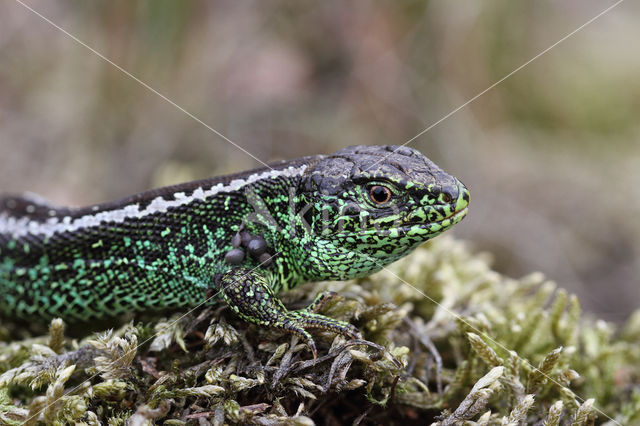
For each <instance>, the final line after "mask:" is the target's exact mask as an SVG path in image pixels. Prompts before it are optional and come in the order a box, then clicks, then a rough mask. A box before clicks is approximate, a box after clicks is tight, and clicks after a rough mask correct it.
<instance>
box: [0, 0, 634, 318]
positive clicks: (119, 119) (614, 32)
mask: <svg viewBox="0 0 640 426" xmlns="http://www.w3.org/2000/svg"><path fill="white" fill-rule="evenodd" d="M30 4H31V5H32V7H35V8H36V9H37V10H38V11H39V12H41V13H42V14H44V15H45V16H47V17H49V18H50V19H51V20H52V21H53V22H55V23H56V24H58V25H60V26H61V27H63V28H64V29H66V30H67V31H69V32H70V33H72V34H74V35H75V36H77V37H78V38H79V39H80V40H82V41H83V42H85V43H87V44H88V45H90V46H92V47H93V48H95V49H96V50H97V51H99V52H101V53H102V54H104V55H105V56H107V57H109V58H110V59H111V60H113V61H114V62H115V63H117V64H119V65H121V66H122V67H123V68H125V69H126V70H128V71H129V72H131V73H132V74H134V75H135V76H137V77H139V78H140V79H141V80H143V81H144V82H146V83H148V84H149V85H151V86H153V87H154V88H156V89H157V90H158V91H160V92H161V93H163V94H164V95H166V96H167V97H169V98H170V99H172V100H173V101H175V102H176V103H177V104H179V105H181V106H183V107H184V108H185V109H187V110H188V111H190V112H191V113H193V114H194V115H196V116H197V117H199V118H200V119H202V120H203V121H204V122H206V123H208V124H209V125H211V126H212V127H214V128H215V129H217V130H218V131H220V132H221V133H223V134H224V135H226V136H227V137H229V138H230V139H232V140H233V141H235V142H236V143H238V144H239V145H241V146H242V147H244V148H245V149H247V150H248V151H250V152H251V153H253V154H254V155H256V156H257V157H258V158H260V159H263V160H264V161H270V160H275V159H281V158H292V157H296V156H300V155H308V154H315V153H328V152H331V151H334V150H335V149H338V148H340V147H343V146H346V145H352V144H400V143H403V142H405V141H406V140H408V139H410V138H412V137H413V136H415V135H416V134H417V133H418V132H420V130H422V129H423V128H425V127H427V126H429V125H430V124H432V123H434V122H435V121H437V120H439V119H440V118H441V117H443V116H444V115H446V114H448V113H449V112H451V111H452V110H453V109H455V108H457V107H458V106H460V105H461V104H463V103H464V102H465V101H466V100H468V99H470V98H471V97H473V96H474V95H476V94H477V93H479V92H480V91H482V90H484V89H485V88H487V87H488V86H490V85H491V84H493V83H494V82H496V81H497V80H499V79H500V78H502V77H503V76H504V75H506V74H508V73H509V72H511V71H512V70H514V69H515V68H517V67H518V66H520V65H521V64H522V63H524V62H526V61H527V60H529V59H530V58H532V57H534V56H535V55H536V54H538V53H539V52H541V51H542V50H544V49H545V48H547V47H548V46H550V45H551V44H553V43H555V42H556V41H558V40H559V39H561V38H562V37H564V36H565V35H566V34H568V33H569V32H571V31H573V30H574V29H575V28H577V27H578V26H580V25H582V24H583V23H585V22H586V21H588V20H589V19H591V18H592V17H593V16H595V15H596V14H598V13H599V12H600V11H602V10H603V9H605V8H606V7H607V6H609V5H611V4H613V2H602V1H595V0H571V1H561V2H552V1H537V2H526V1H514V0H499V1H497V0H490V1H483V2H451V1H448V0H439V1H396V2H374V1H361V0H357V1H353V2H339V1H322V2H309V1H300V0H290V1H247V2H243V1H240V2H237V1H183V2H178V1H171V0H161V1H157V0H156V1H144V2H143V1H92V2H85V1H80V0H76V1H49V2H46V3H42V2H35V1H30ZM639 18H640V5H639V4H638V3H637V2H635V3H634V2H624V3H622V4H620V5H619V6H618V7H617V8H615V9H614V10H612V11H611V12H610V13H608V14H606V15H605V16H603V17H602V18H600V19H598V20H597V21H595V22H594V23H592V24H591V25H589V26H588V27H586V28H585V29H584V30H582V31H580V32H579V33H577V34H576V35H575V36H573V37H571V38H569V39H568V40H566V41H565V42H563V43H562V44H560V45H558V46H557V47H556V48H554V49H553V50H551V51H550V52H549V53H547V54H546V55H544V56H542V57H541V58H539V59H538V60H537V61H535V62H533V63H532V64H530V65H529V66H527V67H525V68H524V69H522V70H521V71H520V72H518V73H517V74H515V75H514V76H512V77H511V78H509V79H507V80H506V81H504V82H503V83H502V84H500V85H499V86H497V87H496V88H495V89H493V90H492V91H490V92H488V93H487V94H485V95H483V96H481V97H480V98H479V99H477V100H476V101H475V102H473V103H472V104H470V105H469V106H467V107H466V108H463V109H461V110H460V111H458V112H457V113H456V114H454V115H453V116H451V117H450V118H448V119H447V120H445V121H443V122H442V123H440V124H439V125H438V126H436V127H435V128H433V129H432V130H431V131H429V132H427V133H426V134H424V135H423V136H421V137H420V138H418V139H416V140H415V141H414V142H412V144H411V146H413V147H415V148H418V149H420V150H421V151H422V152H424V153H425V154H427V155H428V156H429V157H431V158H432V159H433V160H434V161H436V162H437V163H438V164H440V165H441V166H442V167H444V168H445V169H446V170H448V171H450V172H452V173H453V174H455V175H456V176H458V177H459V178H460V179H461V180H463V181H464V182H465V183H466V184H467V186H469V187H470V189H471V194H472V196H471V200H472V203H471V211H470V214H469V217H468V218H467V219H466V220H465V221H464V222H463V223H462V224H460V225H458V227H457V228H456V229H455V231H454V233H455V234H456V235H457V236H458V237H460V238H464V239H466V240H468V241H470V242H471V244H472V247H473V248H474V249H475V250H487V251H490V252H492V253H493V254H494V259H495V266H496V268H497V269H498V270H501V271H504V272H506V273H508V274H511V275H513V276H520V275H523V274H526V273H528V272H531V271H534V270H540V271H543V272H544V273H545V274H547V275H548V276H549V277H550V278H551V279H554V280H556V281H557V282H558V283H559V284H560V285H562V286H564V287H566V288H568V289H569V290H570V291H573V292H577V293H578V294H580V295H581V297H582V300H583V303H584V304H585V306H586V308H587V309H588V310H591V311H593V312H595V313H597V314H598V315H600V316H603V317H605V318H608V319H611V320H615V321H621V320H623V319H624V318H625V317H626V316H627V315H628V314H629V312H630V311H631V310H632V309H634V308H636V307H638V306H640V257H639V254H640V219H638V218H639V217H640V189H639V187H640V167H639V166H640V144H639V143H638V141H639V138H640V122H639V120H638V118H639V117H640V79H639V78H638V76H639V75H640V51H639V50H638V47H637V40H638V39H639V38H640V27H639V26H638V25H637V22H638V19H639ZM0 58H1V59H0V190H1V191H3V192H6V191H11V192H17V191H24V190H29V191H33V192H37V193H39V194H42V195H44V196H46V197H48V198H50V199H52V200H53V201H55V202H57V203H61V204H87V203H93V202H99V201H105V200H109V199H115V198H118V197H121V196H125V195H129V194H132V193H135V192H138V191H142V190H144V189H148V188H150V187H153V186H158V185H164V184H172V183H177V182H181V181H185V180H190V179H195V178H201V177H206V176H210V175H214V174H218V173H226V172H231V171H237V170H242V169H245V168H250V167H253V166H255V165H256V162H255V161H254V160H253V159H252V158H251V157H249V156H247V155H246V154H244V153H243V152H241V151H240V150H238V149H237V148H235V147H234V146H232V145H231V144H229V143H228V142H226V141H224V140H223V139H221V138H220V137H218V136H216V135H215V134H214V133H212V132H211V131H209V130H207V129H206V128H205V127H204V126H202V125H201V124H199V123H197V122H196V121H194V120H193V119H191V118H189V117H188V116H187V115H185V114H184V113H183V112H181V111H179V110H177V109H176V108H175V107H173V106H172V105H170V104H169V103H168V102H166V101H165V100H163V99H161V98H160V97H159V96H157V95H155V94H153V93H151V92H150V91H148V90H147V89H145V88H144V87H142V86H141V85H140V84H138V83H136V82H135V81H133V80H132V79H131V78H129V77H127V76H125V75H124V74H123V73H121V72H120V71H118V70H117V69H116V68H115V67H113V66H112V65H110V64H108V63H106V62H105V61H103V60H102V59H100V58H99V57H98V56H96V55H95V54H93V53H91V52H90V51H88V50H87V49H85V48H84V47H82V46H80V45H78V44H77V43H76V42H74V41H73V40H72V39H70V38H69V37H67V36H66V35H64V34H63V33H62V32H60V31H59V30H57V29H55V28H53V27H52V26H51V25H49V24H48V23H46V22H45V21H43V20H42V19H41V18H39V17H38V16H36V15H34V14H33V13H32V12H30V11H28V10H27V9H25V8H24V7H23V6H21V5H20V4H19V3H17V2H14V1H4V2H2V4H0Z"/></svg>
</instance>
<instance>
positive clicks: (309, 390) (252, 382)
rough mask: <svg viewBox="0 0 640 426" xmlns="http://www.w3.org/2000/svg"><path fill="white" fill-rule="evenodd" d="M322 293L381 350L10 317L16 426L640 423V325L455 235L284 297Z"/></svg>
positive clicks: (246, 333)
mask: <svg viewBox="0 0 640 426" xmlns="http://www.w3.org/2000/svg"><path fill="white" fill-rule="evenodd" d="M405 282H406V283H410V284H411V286H413V287H414V288H412V287H411V286H409V285H407V284H406V283H405ZM603 285H604V284H603ZM322 290H334V291H337V292H339V293H340V294H341V295H342V296H343V297H342V299H341V300H337V301H336V302H334V303H331V304H330V305H328V306H327V307H326V308H325V310H324V313H325V314H326V315H330V316H333V317H336V318H342V319H345V320H350V321H352V322H353V323H354V324H356V325H357V326H358V327H359V328H360V330H361V331H362V333H363V336H364V338H365V339H366V341H345V339H343V338H342V337H335V336H333V335H330V334H323V333H315V334H314V336H315V339H316V343H317V345H318V349H319V353H318V359H317V360H315V362H314V360H313V358H312V355H311V353H310V352H309V351H308V348H307V346H306V345H305V344H303V343H302V342H300V341H299V340H298V339H297V338H295V337H291V336H290V335H286V334H283V333H280V332H277V331H273V330H267V329H264V328H260V327H257V326H253V325H249V324H246V323H244V322H242V321H240V320H238V319H237V318H236V317H234V316H233V315H232V314H231V313H230V312H229V310H228V309H223V308H218V307H208V308H203V309H199V310H196V311H194V312H192V313H189V314H187V315H184V314H183V313H182V314H175V315H174V316H171V317H165V318H161V319H157V318H155V319H151V320H149V319H147V320H143V321H140V320H137V321H131V322H129V323H127V324H125V325H124V326H121V327H120V328H118V329H117V330H116V331H108V332H102V333H93V334H91V335H89V336H84V337H82V338H75V339H73V338H70V337H67V336H68V333H67V332H66V331H65V324H64V323H63V322H62V321H60V320H54V321H53V322H52V323H51V324H50V326H49V333H48V334H47V333H43V334H42V335H37V334H33V335H30V333H28V332H25V331H24V330H22V329H18V325H16V324H14V323H11V322H8V321H6V320H5V321H4V322H3V324H2V326H1V329H0V333H1V335H2V336H3V337H4V338H3V340H4V341H3V342H1V343H0V371H1V372H2V375H0V386H1V388H0V423H4V424H23V423H24V422H25V421H26V422H27V423H28V424H37V423H47V424H68V423H73V422H76V423H78V422H79V423H84V424H98V423H102V424H109V425H118V424H124V423H125V422H128V424H132V425H143V424H151V423H157V424H160V423H162V424H167V425H178V424H258V425H272V424H273V425H275V424H291V425H310V424H318V425H323V424H330V425H332V424H429V423H432V422H439V424H442V425H452V424H536V423H537V424H542V422H546V423H544V424H547V425H556V424H571V425H583V424H593V423H596V424H600V423H606V422H609V424H623V425H630V424H634V423H635V424H640V313H638V314H636V315H634V316H632V317H631V318H630V320H629V322H628V324H627V325H626V326H624V327H621V328H619V329H616V328H614V327H613V326H612V325H610V324H607V323H605V322H603V321H599V320H595V319H592V318H589V317H586V316H584V315H582V314H581V310H580V305H579V301H578V300H577V298H576V297H574V296H572V295H569V294H567V293H566V292H565V291H563V290H562V289H558V288H557V287H556V285H555V284H553V283H551V282H549V281H545V279H544V277H543V276H542V275H540V274H532V275H529V276H526V277H523V278H521V279H511V278H507V277H505V276H503V275H501V274H499V273H496V272H494V271H492V270H491V268H490V266H489V262H488V260H487V256H486V255H484V254H471V252H470V251H469V250H468V249H467V248H466V247H465V245H464V244H463V243H461V242H459V241H456V240H454V239H452V238H449V237H442V238H438V239H436V240H434V241H433V242H430V243H428V244H426V245H425V246H424V247H422V248H420V249H419V250H417V251H416V252H415V253H414V254H412V255H411V256H408V257H407V258H405V259H402V260H401V261H399V262H397V263H395V264H394V265H392V266H391V268H390V270H389V271H382V272H380V273H378V274H375V275H373V276H371V277H368V278H364V279H361V280H356V281H349V282H342V283H315V284H307V285H305V286H302V287H301V288H299V289H296V290H293V291H291V292H288V293H283V294H282V298H283V300H284V301H285V302H286V303H288V304H289V306H291V307H293V308H297V307H302V306H304V305H305V303H308V302H309V301H310V300H312V299H313V296H314V295H315V294H317V293H318V292H319V291H322ZM436 302H437V303H436ZM16 335H20V336H22V337H24V338H22V337H21V338H20V339H16V338H15V337H14V338H10V337H9V336H16Z"/></svg>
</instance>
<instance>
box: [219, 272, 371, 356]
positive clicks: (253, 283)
mask: <svg viewBox="0 0 640 426" xmlns="http://www.w3.org/2000/svg"><path fill="white" fill-rule="evenodd" d="M218 286H219V287H220V289H221V296H222V299H223V300H224V301H225V302H226V303H227V305H228V306H229V308H231V310H233V311H234V312H235V313H236V314H238V316H240V317H241V318H242V319H244V320H245V321H248V322H252V323H254V324H258V325H263V326H267V327H274V328H279V329H281V330H285V331H288V332H289V333H293V334H295V335H298V336H300V337H301V338H302V339H304V340H305V341H306V342H307V344H308V345H309V348H310V349H311V352H312V354H313V358H314V359H316V358H317V349H316V345H315V343H314V341H313V338H312V337H311V334H309V332H308V331H307V330H306V329H309V328H318V329H322V330H327V331H331V332H334V333H337V334H341V335H343V336H346V337H350V338H354V339H355V338H360V332H359V331H358V329H357V328H356V327H355V326H353V325H351V324H349V323H348V322H345V321H340V320H336V319H333V318H330V317H327V316H324V315H321V314H319V313H317V311H319V310H320V309H321V308H322V307H323V306H324V305H325V304H326V303H327V302H328V301H329V300H331V299H332V298H333V297H335V296H336V295H337V294H336V293H333V292H324V293H320V294H319V295H318V296H316V298H315V300H314V301H313V302H312V303H311V304H310V305H309V306H307V307H306V308H304V309H300V310H297V311H289V310H287V308H286V307H285V306H284V305H283V304H282V302H281V301H280V299H278V298H277V297H276V295H275V293H274V292H273V290H272V289H271V287H270V286H269V284H268V280H267V278H266V277H265V275H264V273H260V272H259V271H256V270H248V269H244V268H238V269H234V270H231V271H229V272H227V273H226V274H224V275H222V277H220V278H219V280H218Z"/></svg>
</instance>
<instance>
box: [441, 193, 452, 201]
mask: <svg viewBox="0 0 640 426" xmlns="http://www.w3.org/2000/svg"><path fill="white" fill-rule="evenodd" d="M440 199H441V200H442V202H444V203H447V204H449V203H450V202H451V201H453V197H451V194H449V193H447V192H443V193H442V195H441V196H440Z"/></svg>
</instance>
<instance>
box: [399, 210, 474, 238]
mask: <svg viewBox="0 0 640 426" xmlns="http://www.w3.org/2000/svg"><path fill="white" fill-rule="evenodd" d="M468 211H469V208H468V207H464V208H462V209H460V210H458V211H456V212H453V213H452V214H451V215H449V216H446V217H444V218H442V219H440V220H437V221H434V222H424V221H423V222H418V221H416V222H409V223H407V224H404V225H403V226H400V227H398V228H397V229H398V230H400V231H404V232H411V231H412V230H420V231H425V230H427V231H432V232H434V233H440V232H443V231H446V230H447V229H449V228H451V227H452V226H453V225H455V224H456V223H459V222H460V221H461V220H462V219H464V217H465V216H466V215H467V212H468Z"/></svg>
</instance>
